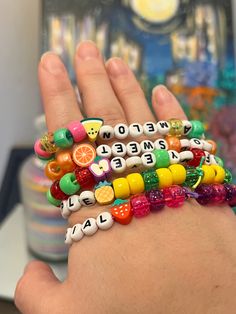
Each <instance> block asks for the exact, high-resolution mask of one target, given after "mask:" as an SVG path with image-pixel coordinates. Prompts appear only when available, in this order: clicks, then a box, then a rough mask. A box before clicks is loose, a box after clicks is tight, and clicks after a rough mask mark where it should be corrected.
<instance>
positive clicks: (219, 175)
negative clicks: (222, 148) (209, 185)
mask: <svg viewBox="0 0 236 314" xmlns="http://www.w3.org/2000/svg"><path fill="white" fill-rule="evenodd" d="M211 167H212V168H213V169H214V170H215V179H214V183H223V182H224V179H225V171H224V168H222V167H221V166H218V165H211Z"/></svg>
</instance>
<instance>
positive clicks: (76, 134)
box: [67, 121, 87, 143]
mask: <svg viewBox="0 0 236 314" xmlns="http://www.w3.org/2000/svg"><path fill="white" fill-rule="evenodd" d="M67 129H68V130H69V132H70V133H71V135H72V137H73V141H74V143H79V142H81V141H83V140H84V139H85V138H86V137H87V133H86V131H85V128H84V126H83V124H82V123H81V122H80V121H73V122H70V123H69V124H68V125H67Z"/></svg>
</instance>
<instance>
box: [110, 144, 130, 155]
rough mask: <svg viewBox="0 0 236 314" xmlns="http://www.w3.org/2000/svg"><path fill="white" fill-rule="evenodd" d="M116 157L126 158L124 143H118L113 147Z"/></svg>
mask: <svg viewBox="0 0 236 314" xmlns="http://www.w3.org/2000/svg"><path fill="white" fill-rule="evenodd" d="M111 151H112V154H113V155H114V156H120V157H124V156H125V155H126V146H125V144H123V143H120V142H116V143H114V144H113V145H112V147H111Z"/></svg>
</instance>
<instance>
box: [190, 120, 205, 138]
mask: <svg viewBox="0 0 236 314" xmlns="http://www.w3.org/2000/svg"><path fill="white" fill-rule="evenodd" d="M190 122H191V125H192V129H191V131H190V132H189V133H188V138H193V137H196V138H201V137H202V136H203V134H204V132H205V129H204V126H203V124H202V122H200V121H197V120H191V121H190Z"/></svg>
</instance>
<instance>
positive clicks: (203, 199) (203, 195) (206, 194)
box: [195, 184, 214, 205]
mask: <svg viewBox="0 0 236 314" xmlns="http://www.w3.org/2000/svg"><path fill="white" fill-rule="evenodd" d="M195 192H197V193H198V194H199V196H198V198H197V202H198V203H199V204H201V205H207V204H209V203H210V202H211V199H212V197H213V193H214V191H213V188H212V184H200V185H199V186H198V187H197V188H196V189H195Z"/></svg>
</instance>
